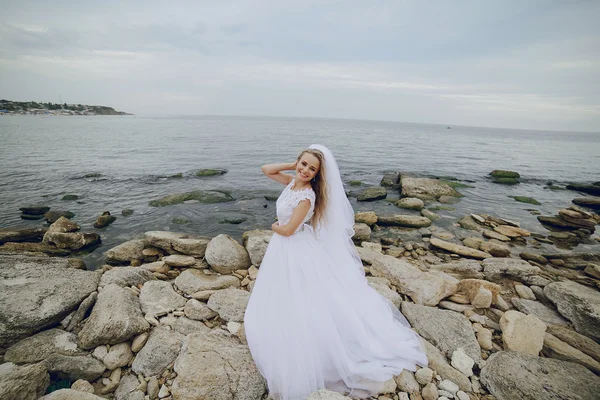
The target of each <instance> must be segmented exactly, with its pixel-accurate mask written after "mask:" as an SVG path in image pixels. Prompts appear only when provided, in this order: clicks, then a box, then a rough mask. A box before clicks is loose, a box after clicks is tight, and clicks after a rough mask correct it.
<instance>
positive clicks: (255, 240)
mask: <svg viewBox="0 0 600 400" xmlns="http://www.w3.org/2000/svg"><path fill="white" fill-rule="evenodd" d="M272 236H273V231H271V230H253V231H248V232H244V234H243V235H242V243H243V244H244V247H246V250H247V251H248V254H249V255H250V262H251V263H252V265H256V266H259V265H260V264H261V263H262V260H263V257H264V256H265V252H266V251H267V246H268V245H269V242H270V241H271V237H272Z"/></svg>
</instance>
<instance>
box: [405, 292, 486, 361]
mask: <svg viewBox="0 0 600 400" xmlns="http://www.w3.org/2000/svg"><path fill="white" fill-rule="evenodd" d="M402 314H404V316H405V317H406V319H408V321H409V322H410V323H411V325H412V326H413V328H414V329H415V330H416V331H417V332H418V333H419V335H421V336H422V337H423V338H425V339H427V340H429V341H431V342H432V343H433V344H434V345H435V346H437V347H438V348H439V349H440V350H441V351H442V352H443V353H444V354H445V355H446V357H448V358H450V357H452V353H453V352H454V351H455V350H457V349H459V348H461V347H462V349H463V350H464V352H465V353H466V354H467V355H468V356H469V357H471V358H472V359H473V360H474V361H475V362H476V363H479V362H481V348H480V347H479V343H478V342H477V338H476V337H475V332H473V328H472V327H471V323H470V322H469V320H468V319H467V317H465V316H464V315H462V314H459V313H456V312H454V311H449V310H440V309H438V308H435V307H427V306H422V305H419V304H412V303H409V302H404V303H402Z"/></svg>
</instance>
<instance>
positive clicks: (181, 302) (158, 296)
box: [140, 281, 187, 316]
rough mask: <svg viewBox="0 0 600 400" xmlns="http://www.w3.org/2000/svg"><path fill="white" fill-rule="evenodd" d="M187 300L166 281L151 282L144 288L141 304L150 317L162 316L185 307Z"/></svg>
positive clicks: (141, 292) (141, 293)
mask: <svg viewBox="0 0 600 400" xmlns="http://www.w3.org/2000/svg"><path fill="white" fill-rule="evenodd" d="M186 302H187V300H186V299H185V298H184V297H183V296H181V295H180V294H177V293H176V292H175V290H173V285H172V284H171V283H170V282H165V281H150V282H146V283H145V284H144V286H142V290H141V291H140V304H141V305H142V311H143V312H144V314H148V315H152V316H155V315H160V314H166V313H169V312H171V311H174V310H176V309H178V308H181V307H183V306H185V303H186Z"/></svg>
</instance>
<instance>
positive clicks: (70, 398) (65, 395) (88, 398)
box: [39, 389, 104, 400]
mask: <svg viewBox="0 0 600 400" xmlns="http://www.w3.org/2000/svg"><path fill="white" fill-rule="evenodd" d="M39 400H104V397H100V396H96V395H95V394H93V393H87V392H82V391H80V390H73V389H59V390H57V391H55V392H52V393H50V394H47V395H45V396H44V397H40V399H39Z"/></svg>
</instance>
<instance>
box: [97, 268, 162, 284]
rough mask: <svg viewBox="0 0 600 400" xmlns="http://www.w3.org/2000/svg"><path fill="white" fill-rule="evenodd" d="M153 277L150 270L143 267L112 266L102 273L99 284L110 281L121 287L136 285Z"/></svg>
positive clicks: (109, 282) (153, 278)
mask: <svg viewBox="0 0 600 400" xmlns="http://www.w3.org/2000/svg"><path fill="white" fill-rule="evenodd" d="M155 279H156V278H155V277H154V276H153V275H152V272H150V271H148V270H146V269H143V268H139V267H114V268H112V269H110V270H108V271H106V272H105V273H104V274H102V278H101V279H100V286H106V285H110V284H111V283H114V284H115V285H119V286H122V287H127V286H137V285H143V284H144V283H146V282H148V281H151V280H155Z"/></svg>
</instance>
